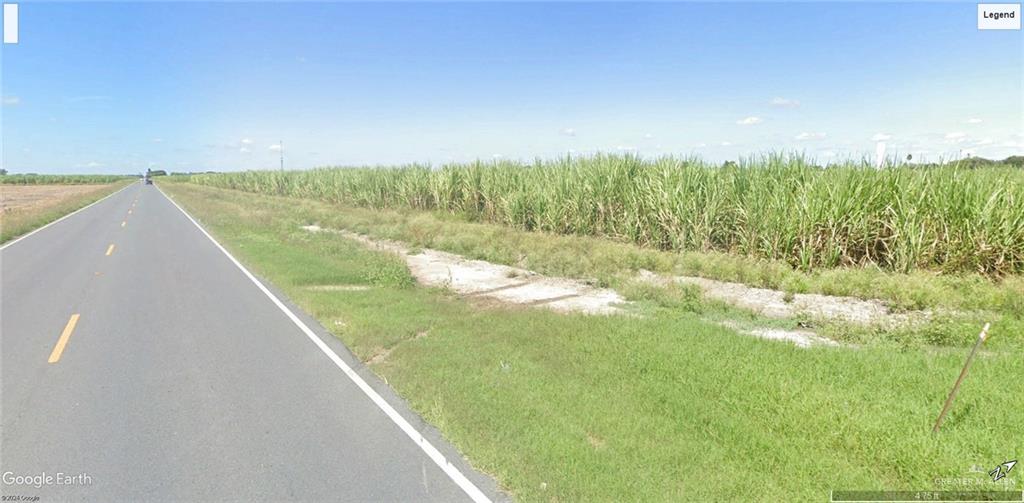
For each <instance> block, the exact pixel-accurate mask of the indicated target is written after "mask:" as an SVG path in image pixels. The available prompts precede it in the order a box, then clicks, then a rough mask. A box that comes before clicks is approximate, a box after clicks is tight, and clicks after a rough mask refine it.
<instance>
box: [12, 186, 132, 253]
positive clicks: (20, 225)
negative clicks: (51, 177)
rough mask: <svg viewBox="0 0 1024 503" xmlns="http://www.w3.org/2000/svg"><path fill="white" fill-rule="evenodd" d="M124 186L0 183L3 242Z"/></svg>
mask: <svg viewBox="0 0 1024 503" xmlns="http://www.w3.org/2000/svg"><path fill="white" fill-rule="evenodd" d="M122 186H124V184H123V183H108V184H83V185H52V184H51V185H7V184H0V242H3V241H7V240H9V239H11V238H13V237H15V236H19V235H21V234H24V233H26V232H28V231H31V230H32V229H34V228H36V227H39V226H41V225H45V224H46V223H48V222H51V221H53V220H56V219H57V218H60V217H61V216H63V215H65V214H67V213H70V212H72V211H74V210H76V209H78V208H81V207H82V206H85V205H87V204H89V203H91V202H93V201H95V200H97V199H99V198H101V197H103V196H105V195H107V194H109V193H111V192H113V191H114V190H116V189H118V188H120V187H122Z"/></svg>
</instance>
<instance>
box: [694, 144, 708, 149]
mask: <svg viewBox="0 0 1024 503" xmlns="http://www.w3.org/2000/svg"><path fill="white" fill-rule="evenodd" d="M706 146H708V144H707V143H698V144H697V148H704V147H706Z"/></svg>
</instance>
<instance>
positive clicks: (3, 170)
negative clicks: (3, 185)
mask: <svg viewBox="0 0 1024 503" xmlns="http://www.w3.org/2000/svg"><path fill="white" fill-rule="evenodd" d="M6 174H7V170H6V169H3V168H0V176H4V175H6Z"/></svg>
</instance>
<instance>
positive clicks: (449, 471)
mask: <svg viewBox="0 0 1024 503" xmlns="http://www.w3.org/2000/svg"><path fill="white" fill-rule="evenodd" d="M157 190H159V191H160V193H161V194H163V196H164V197H165V198H167V200H168V201H170V202H171V204H173V205H174V206H175V207H176V208H178V210H179V211H181V213H182V214H184V215H185V217H187V218H188V219H189V220H191V221H192V223H193V224H194V225H195V226H196V227H197V228H198V229H199V231H200V232H202V233H203V234H204V235H205V236H206V237H207V238H209V240H210V241H212V242H213V244H214V245H216V246H217V248H219V249H220V251H221V252H223V253H224V255H227V257H228V259H230V260H231V262H233V263H234V264H235V266H237V267H238V268H239V269H240V270H241V271H242V273H244V274H245V275H246V277H248V278H249V280H250V281H252V282H253V283H254V284H255V285H256V287H257V288H259V289H260V291H262V292H263V293H264V294H266V296H267V297H269V298H270V300H271V301H272V302H273V303H274V305H276V306H277V307H278V309H280V310H281V311H283V312H284V314H285V315H287V316H288V319H290V320H292V323H294V324H295V326H297V327H299V330H302V333H304V334H306V337H309V340H311V341H313V344H316V347H318V348H320V351H323V353H324V354H325V355H327V357H328V358H330V359H331V361H332V362H334V364H335V365H337V366H338V368H339V369H341V370H342V372H344V373H345V375H347V376H348V378H349V379H351V380H352V382H354V383H355V384H356V386H358V387H359V389H360V390H362V392H363V393H364V394H366V396H367V397H369V398H370V400H371V401H373V403H374V404H375V405H377V407H378V408H380V410H382V411H384V414H386V415H387V416H388V418H389V419H391V421H392V422H394V423H395V424H396V425H397V426H398V428H399V429H401V430H402V431H403V432H405V434H406V435H408V436H409V438H410V439H412V441H413V442H415V443H416V445H418V446H419V447H420V449H422V450H423V452H424V453H426V455H427V457H429V458H430V459H431V460H432V461H433V462H434V463H435V464H436V465H437V466H438V467H439V468H441V470H442V471H444V473H445V474H446V475H448V477H449V478H450V479H452V482H455V484H456V485H458V486H459V488H460V489H462V490H463V491H464V492H465V493H466V495H467V496H469V497H470V498H471V499H472V500H473V501H475V502H477V503H491V499H490V498H488V497H487V495H486V494H484V492H483V491H481V490H480V488H478V487H477V486H476V485H475V484H473V482H472V481H470V480H469V479H468V478H466V476H465V475H463V473H462V472H461V471H459V469H458V468H457V467H455V465H453V464H451V463H450V462H449V461H448V459H447V458H445V457H444V454H441V451H439V450H437V448H436V447H434V445H433V444H431V443H430V441H429V440H427V439H426V438H424V437H423V435H422V434H420V432H419V431H416V428H414V427H413V426H412V425H411V424H409V421H406V419H405V418H404V417H402V415H401V414H399V413H398V411H397V410H395V408H394V407H392V406H391V404H389V403H388V402H387V401H386V400H384V398H383V397H382V396H380V394H378V393H377V392H376V391H375V390H374V389H373V388H371V387H370V385H369V384H367V383H366V381H364V380H363V378H362V377H360V376H359V374H357V373H356V371H355V370H353V369H352V367H350V366H349V365H348V364H347V363H345V361H344V360H342V359H341V357H339V356H338V354H337V353H335V352H334V350H332V349H331V348H330V347H328V346H327V344H326V343H324V341H323V340H322V339H320V337H318V336H317V335H316V333H314V332H313V330H311V329H310V328H309V327H308V326H307V325H306V324H305V323H303V322H302V320H300V319H299V317H298V316H295V313H293V312H292V310H291V309H288V306H286V305H284V303H283V302H281V299H278V298H277V296H276V295H274V294H273V293H271V292H270V290H268V289H267V287H265V286H263V283H260V281H259V280H258V279H256V276H253V275H252V273H251V272H249V270H248V269H246V268H245V266H243V265H242V263H241V262H239V261H238V260H237V259H235V257H234V256H232V255H231V253H230V252H228V251H227V249H225V248H224V247H223V246H221V244H220V243H218V242H217V240H216V239H214V238H213V236H211V235H210V233H209V232H206V229H204V228H203V226H201V225H199V222H196V220H195V219H194V218H192V215H189V214H188V212H187V211H185V210H184V209H183V208H182V207H181V206H178V203H177V202H175V201H174V200H173V199H171V198H170V197H168V196H167V194H166V193H165V192H164V191H163V189H161V188H160V187H157Z"/></svg>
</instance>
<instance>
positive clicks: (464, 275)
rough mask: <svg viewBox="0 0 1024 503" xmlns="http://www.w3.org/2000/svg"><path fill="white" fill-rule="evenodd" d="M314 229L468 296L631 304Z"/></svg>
mask: <svg viewBox="0 0 1024 503" xmlns="http://www.w3.org/2000/svg"><path fill="white" fill-rule="evenodd" d="M303 229H305V230H307V231H309V232H331V233H335V234H340V235H342V236H344V237H346V238H349V239H353V240H356V241H359V242H361V243H363V244H365V245H366V246H369V247H371V248H374V249H378V250H384V251H389V252H391V253H395V254H397V255H398V256H400V257H402V258H403V259H404V260H405V263H406V264H407V265H408V266H409V270H410V271H411V272H412V275H413V277H415V278H416V280H417V281H419V282H420V283H422V284H425V285H429V286H442V287H446V288H450V289H451V290H453V291H455V292H456V293H459V294H461V295H465V296H471V297H487V298H492V299H495V300H499V301H502V302H506V303H510V304H520V305H526V306H538V307H545V308H548V309H552V310H555V311H560V312H579V313H585V314H615V313H618V312H620V311H621V310H622V309H621V307H620V306H622V305H625V304H626V300H625V299H623V298H622V297H621V296H620V295H619V294H618V293H616V292H615V291H613V290H609V289H607V288H597V287H593V286H591V285H588V284H586V283H584V282H582V281H577V280H573V279H568V278H555V277H550V276H543V275H541V274H538V273H536V272H533V271H529V270H526V269H522V268H518V267H511V266H506V265H500V264H492V263H490V262H485V261H483V260H467V259H465V258H463V257H460V256H458V255H454V254H451V253H446V252H442V251H437V250H430V249H423V250H420V251H419V253H412V252H410V250H409V249H408V248H406V247H405V245H403V244H401V243H397V242H394V241H386V240H376V239H372V238H369V237H367V236H363V235H361V234H356V233H354V232H349V231H345V230H336V229H323V228H321V227H319V226H316V225H307V226H305V227H303Z"/></svg>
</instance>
